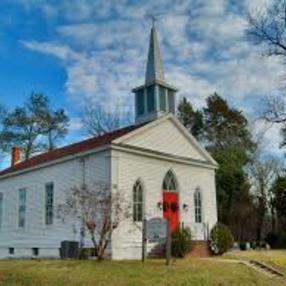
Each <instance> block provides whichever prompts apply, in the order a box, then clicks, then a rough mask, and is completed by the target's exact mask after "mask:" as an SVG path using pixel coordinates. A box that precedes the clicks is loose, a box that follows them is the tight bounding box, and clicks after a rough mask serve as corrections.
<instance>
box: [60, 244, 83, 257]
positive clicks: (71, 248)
mask: <svg viewBox="0 0 286 286" xmlns="http://www.w3.org/2000/svg"><path fill="white" fill-rule="evenodd" d="M78 253H79V243H78V241H68V240H64V241H62V242H61V248H60V256H61V258H62V259H67V258H78Z"/></svg>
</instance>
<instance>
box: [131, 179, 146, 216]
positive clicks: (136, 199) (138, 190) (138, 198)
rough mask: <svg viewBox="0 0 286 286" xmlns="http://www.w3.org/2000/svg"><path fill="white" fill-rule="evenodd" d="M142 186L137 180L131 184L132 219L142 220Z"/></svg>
mask: <svg viewBox="0 0 286 286" xmlns="http://www.w3.org/2000/svg"><path fill="white" fill-rule="evenodd" d="M143 204H144V202H143V186H142V184H141V182H140V181H139V180H138V181H136V183H135V184H134V186H133V221H142V220H143Z"/></svg>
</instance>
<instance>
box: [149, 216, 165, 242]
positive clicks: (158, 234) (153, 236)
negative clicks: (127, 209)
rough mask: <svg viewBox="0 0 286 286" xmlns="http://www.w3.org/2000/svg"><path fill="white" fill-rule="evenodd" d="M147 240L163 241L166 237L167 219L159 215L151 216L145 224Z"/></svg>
mask: <svg viewBox="0 0 286 286" xmlns="http://www.w3.org/2000/svg"><path fill="white" fill-rule="evenodd" d="M146 228H147V229H146V231H147V239H148V241H149V242H165V241H166V239H167V220H166V219H164V218H160V217H155V218H151V219H149V220H148V221H147V226H146Z"/></svg>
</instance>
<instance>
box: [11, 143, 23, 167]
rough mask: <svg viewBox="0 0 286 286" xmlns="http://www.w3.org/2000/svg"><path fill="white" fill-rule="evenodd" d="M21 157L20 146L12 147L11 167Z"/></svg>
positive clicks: (19, 160)
mask: <svg viewBox="0 0 286 286" xmlns="http://www.w3.org/2000/svg"><path fill="white" fill-rule="evenodd" d="M21 159H22V149H21V148H20V147H16V146H15V147H13V148H12V154H11V167H14V166H15V165H17V164H18V163H19V162H21Z"/></svg>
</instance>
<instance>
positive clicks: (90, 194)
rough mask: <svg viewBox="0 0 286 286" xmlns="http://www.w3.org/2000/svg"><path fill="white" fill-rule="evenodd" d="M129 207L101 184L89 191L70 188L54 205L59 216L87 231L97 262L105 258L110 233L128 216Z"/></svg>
mask: <svg viewBox="0 0 286 286" xmlns="http://www.w3.org/2000/svg"><path fill="white" fill-rule="evenodd" d="M129 210H130V208H129V206H128V205H127V204H126V203H125V201H124V199H123V197H122V195H121V194H120V193H119V192H116V193H114V194H112V193H111V191H110V188H109V187H107V186H106V185H104V184H97V185H95V186H94V187H93V188H88V187H87V186H86V185H83V186H82V187H74V188H72V189H71V190H70V192H69V193H68V194H67V197H66V200H65V201H64V203H63V204H60V205H58V214H59V217H61V218H63V219H65V218H67V217H71V218H73V219H77V220H79V222H81V223H82V224H83V226H84V228H85V229H86V230H87V231H88V233H89V235H90V239H91V241H92V244H93V246H94V249H95V253H96V254H97V257H98V259H99V260H101V259H103V258H104V256H105V251H106V249H107V246H108V244H109V242H110V237H111V235H112V233H113V231H114V230H115V229H116V228H118V226H119V224H120V222H122V221H123V220H125V219H127V218H128V217H129V216H130V213H129Z"/></svg>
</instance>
